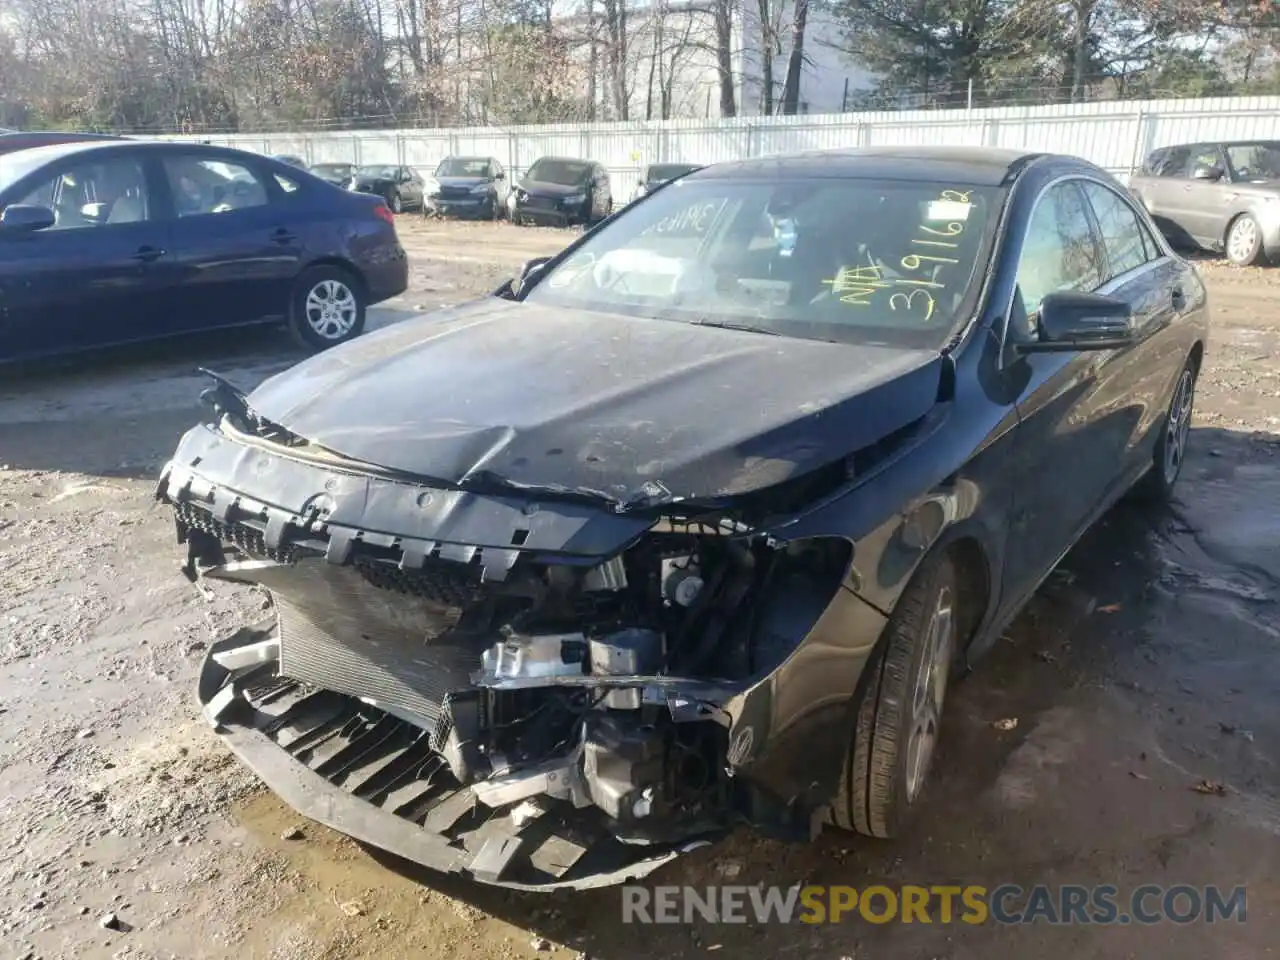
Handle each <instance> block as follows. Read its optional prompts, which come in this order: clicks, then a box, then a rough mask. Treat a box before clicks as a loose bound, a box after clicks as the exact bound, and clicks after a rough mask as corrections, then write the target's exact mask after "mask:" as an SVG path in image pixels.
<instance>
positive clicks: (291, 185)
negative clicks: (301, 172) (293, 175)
mask: <svg viewBox="0 0 1280 960" xmlns="http://www.w3.org/2000/svg"><path fill="white" fill-rule="evenodd" d="M273 176H274V177H275V180H276V185H277V186H279V187H280V189H281V190H283V191H284V192H285V193H296V192H297V190H298V183H297V181H296V180H290V179H289V178H288V177H284V176H281V175H280V174H278V173H276V174H273Z"/></svg>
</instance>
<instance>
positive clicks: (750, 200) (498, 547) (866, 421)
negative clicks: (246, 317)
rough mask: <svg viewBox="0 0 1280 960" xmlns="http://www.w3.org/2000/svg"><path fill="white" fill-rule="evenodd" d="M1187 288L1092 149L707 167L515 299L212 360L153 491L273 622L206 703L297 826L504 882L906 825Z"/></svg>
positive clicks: (1171, 427)
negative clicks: (951, 701) (955, 717)
mask: <svg viewBox="0 0 1280 960" xmlns="http://www.w3.org/2000/svg"><path fill="white" fill-rule="evenodd" d="M1207 334H1208V329H1207V307H1206V298H1205V290H1204V287H1203V285H1202V283H1201V281H1200V279H1199V277H1198V276H1197V274H1196V272H1195V270H1194V269H1193V268H1192V267H1191V266H1190V265H1189V264H1188V263H1186V262H1185V261H1183V260H1181V259H1180V258H1179V257H1177V256H1176V255H1175V254H1174V253H1173V252H1172V251H1171V250H1170V249H1169V248H1168V247H1167V246H1166V244H1165V241H1164V240H1163V239H1162V237H1161V235H1160V233H1159V232H1158V231H1157V230H1155V229H1154V228H1153V226H1152V224H1151V222H1150V220H1149V218H1148V217H1147V215H1146V214H1145V213H1144V212H1143V211H1142V209H1141V208H1139V207H1136V206H1135V205H1134V204H1133V203H1132V202H1131V200H1130V199H1129V197H1128V195H1127V193H1126V192H1125V190H1124V188H1123V187H1121V186H1120V185H1119V184H1118V183H1117V182H1116V181H1115V180H1114V179H1112V178H1111V177H1110V176H1109V175H1108V174H1107V173H1105V172H1104V171H1102V170H1100V169H1098V168H1096V167H1094V166H1092V165H1090V164H1087V163H1085V162H1083V161H1079V160H1075V159H1071V158H1064V157H1057V156H1047V155H1034V154H1022V153H1013V152H1004V151H994V150H977V149H951V148H948V149H939V150H920V149H912V150H909V151H907V150H898V151H894V150H884V149H880V150H860V151H848V152H839V153H827V154H812V155H802V156H799V157H792V158H771V159H768V160H758V161H749V162H743V163H736V164H729V165H722V166H715V167H709V168H706V169H704V170H701V171H698V172H696V173H693V174H691V175H689V176H688V177H686V178H683V179H682V180H680V181H678V182H676V183H673V184H671V185H670V186H668V187H666V188H664V189H662V190H660V191H657V192H655V193H654V194H652V195H651V196H649V197H646V198H644V199H642V200H640V201H638V202H637V203H636V204H634V205H633V206H631V207H630V208H628V209H627V210H625V211H623V212H622V213H620V214H619V215H617V216H616V217H614V218H613V219H611V220H610V221H608V222H607V223H605V224H604V225H603V226H602V227H600V228H599V229H597V230H594V231H592V232H589V233H587V234H586V235H584V236H583V237H582V238H580V239H579V240H578V241H577V242H575V243H573V244H571V245H570V246H569V247H568V248H567V249H565V250H564V251H563V252H562V253H561V254H559V255H558V256H556V257H553V258H551V259H550V260H548V261H545V262H539V263H532V264H530V265H528V266H527V267H526V269H525V270H524V271H522V273H521V276H520V277H519V278H518V279H516V280H514V281H512V282H511V283H508V284H505V285H504V286H503V287H502V288H501V289H499V290H498V291H496V292H495V293H494V295H493V296H491V297H487V298H484V299H481V300H478V301H475V302H472V303H469V304H465V305H463V306H460V307H457V308H453V309H450V310H446V311H442V312H440V313H437V314H435V315H433V316H430V317H427V318H423V319H420V320H415V321H408V322H404V323H400V324H397V325H394V326H391V327H389V328H386V329H384V330H381V331H379V332H378V333H376V334H374V335H371V336H366V337H363V338H361V339H359V340H356V341H353V342H351V343H349V344H345V345H343V346H341V347H338V348H336V349H333V350H330V351H327V352H326V353H323V354H320V355H317V356H315V357H312V358H310V359H308V360H306V361H304V362H302V363H301V364H299V365H298V366H296V367H294V368H293V369H291V370H289V371H286V372H284V373H281V374H279V375H277V376H275V377H273V378H272V379H270V380H268V381H266V382H265V383H263V384H262V385H261V386H260V387H258V388H257V389H256V390H255V391H253V392H252V393H250V394H249V395H247V396H246V395H245V394H243V393H242V392H240V391H239V390H238V389H237V388H236V387H235V386H234V385H232V384H230V383H228V382H226V381H224V380H222V379H221V378H215V384H214V386H213V387H211V388H210V390H209V391H208V392H207V394H206V397H205V399H206V401H207V403H208V406H209V408H210V411H211V413H210V416H209V417H208V419H207V422H206V423H204V424H201V425H199V426H197V427H195V428H194V429H192V430H191V431H190V432H188V433H187V434H186V436H184V437H183V439H182V441H181V443H180V445H179V447H178V450H177V452H176V453H175V455H174V457H173V459H172V461H171V462H170V463H169V465H168V466H167V467H166V469H165V471H164V475H163V478H162V480H161V482H160V485H159V490H158V495H159V496H160V498H162V499H163V500H165V501H167V502H168V503H170V504H172V507H173V509H174V511H175V513H176V518H177V528H178V537H179V540H180V541H181V542H183V543H185V544H186V546H187V550H188V565H187V567H186V572H187V573H188V575H189V576H191V577H192V578H195V577H198V576H206V577H216V578H220V579H223V580H232V581H238V582H242V583H251V584H259V585H261V586H263V587H265V588H266V589H267V590H269V591H270V593H271V595H272V597H273V598H274V611H273V615H272V616H271V617H270V618H269V619H268V620H267V621H266V622H264V623H261V624H256V625H250V626H246V627H245V628H244V629H242V630H241V631H240V632H238V633H237V634H235V635H234V636H231V637H229V638H227V639H225V640H223V641H221V642H220V643H218V644H216V645H215V646H214V647H213V648H212V649H211V651H210V655H209V657H208V660H207V661H206V664H205V668H204V672H203V675H202V677H201V681H200V696H201V699H202V701H203V703H204V705H205V706H204V709H205V714H206V716H207V718H208V719H209V721H210V722H211V723H212V724H213V725H214V726H215V727H216V728H217V729H218V730H219V732H220V733H221V734H222V736H223V737H224V738H225V739H226V741H227V742H228V743H229V744H230V746H231V747H232V748H233V749H234V750H235V751H236V752H237V753H238V754H239V755H240V756H241V757H242V758H243V759H244V760H245V762H247V763H248V764H249V765H250V766H251V767H253V769H254V770H256V771H257V772H258V773H259V775H260V776H261V777H262V778H263V779H264V780H265V781H266V782H267V784H269V785H270V786H271V787H272V788H273V789H274V790H275V791H277V792H278V793H279V794H281V795H282V796H283V797H284V798H285V799H286V800H287V801H288V802H289V803H291V804H293V805H294V806H295V807H296V808H298V809H299V810H300V811H302V812H303V813H305V814H307V815H308V816H311V817H314V818H315V819H317V820H320V821H322V822H324V823H327V824H329V825H331V826H333V827H335V828H336V829H338V830H341V831H343V832H346V833H348V834H350V835H351V836H353V837H356V838H358V839H360V840H362V841H365V842H368V843H371V844H373V845H376V846H379V847H382V848H385V849H388V850H392V851H394V852H396V853H398V854H400V855H401V856H404V857H407V858H409V859H411V860H415V861H418V862H420V863H422V864H426V865H428V866H430V867H433V868H436V869H439V870H442V871H449V872H455V873H461V874H464V875H467V876H471V877H474V878H476V879H478V880H481V881H485V882H490V883H496V884H501V885H504V886H510V887H516V888H523V889H549V888H554V887H559V886H569V887H577V888H582V887H588V886H593V885H602V884H608V883H613V882H619V881H622V880H624V879H627V878H633V877H638V876H641V875H643V874H645V873H647V872H648V871H650V870H652V869H654V868H655V867H657V866H659V865H661V864H663V863H665V862H667V861H668V860H670V859H671V858H673V857H675V856H677V855H678V854H679V853H680V852H681V851H683V850H687V849H689V848H691V847H693V846H696V845H698V844H701V843H705V842H708V841H712V840H714V839H716V838H718V837H721V836H723V835H724V834H725V833H726V832H727V831H729V830H731V829H732V828H733V827H735V826H736V825H739V824H742V823H746V824H750V825H752V826H753V827H755V828H756V829H758V830H760V831H762V832H765V833H767V834H769V835H772V836H776V837H782V838H791V839H799V840H803V839H808V838H810V837H812V836H813V835H814V834H815V833H816V832H817V831H819V830H821V829H822V828H823V826H824V824H828V823H830V824H834V825H836V826H839V827H843V828H847V829H852V830H857V831H859V832H862V833H865V834H869V835H872V836H876V837H888V836H893V835H894V834H895V833H897V832H898V831H899V830H900V829H901V828H902V827H903V826H904V824H905V823H906V821H907V819H908V817H909V816H910V815H911V814H912V813H913V812H914V811H915V810H916V809H917V807H918V806H919V804H920V798H921V796H922V790H923V787H924V784H925V782H926V778H927V775H928V772H929V769H930V766H931V760H932V758H933V756H934V754H935V746H936V744H937V742H938V735H939V730H940V724H941V721H942V717H943V704H944V699H945V695H946V692H947V687H948V681H949V680H950V679H952V678H954V677H955V676H957V675H958V673H959V672H961V671H962V670H963V669H965V668H967V666H968V665H969V664H970V663H971V662H972V661H973V660H974V659H975V658H976V657H977V656H978V655H979V654H981V653H982V652H983V651H984V650H985V649H986V648H988V647H989V646H990V645H991V643H992V642H993V640H994V638H996V637H998V636H999V635H1000V632H1001V630H1002V629H1003V627H1004V626H1005V625H1006V624H1007V623H1008V622H1009V621H1010V620H1011V619H1012V617H1013V616H1014V615H1015V614H1016V613H1017V611H1018V609H1019V608H1020V607H1021V606H1022V605H1023V604H1024V603H1025V601H1026V600H1027V599H1028V598H1029V597H1030V596H1031V594H1032V593H1033V592H1034V591H1035V589H1036V587H1037V586H1038V585H1039V583H1040V582H1041V581H1042V580H1043V579H1044V578H1045V577H1046V576H1047V574H1048V573H1049V572H1050V570H1051V569H1052V568H1053V566H1054V564H1055V563H1056V562H1057V561H1058V559H1059V558H1060V557H1061V556H1062V555H1063V553H1064V552H1066V550H1067V549H1068V548H1069V547H1070V546H1071V544H1072V543H1073V542H1074V541H1075V540H1076V539H1077V538H1078V537H1079V535H1080V534H1081V533H1082V532H1083V531H1084V530H1085V529H1086V528H1087V527H1088V526H1089V525H1090V524H1091V523H1092V522H1093V521H1094V520H1095V519H1096V518H1097V517H1098V516H1099V515H1100V514H1101V513H1102V512H1103V511H1104V510H1106V509H1107V508H1108V507H1109V506H1110V505H1111V504H1112V503H1114V502H1115V501H1116V500H1117V499H1118V498H1120V497H1121V496H1122V495H1123V494H1125V493H1126V492H1127V491H1129V490H1130V489H1132V488H1135V487H1136V488H1138V489H1140V490H1141V491H1142V492H1143V493H1145V494H1147V495H1149V496H1152V497H1155V498H1161V497H1167V496H1168V495H1169V493H1170V490H1171V488H1172V486H1173V484H1174V482H1175V481H1176V480H1177V478H1178V474H1179V472H1180V469H1181V466H1182V458H1183V452H1184V450H1185V449H1186V443H1187V439H1188V428H1189V424H1190V418H1191V408H1192V399H1193V396H1194V389H1195V383H1196V376H1197V374H1198V372H1199V370H1200V364H1201V360H1202V357H1203V351H1204V348H1205V344H1206V341H1207Z"/></svg>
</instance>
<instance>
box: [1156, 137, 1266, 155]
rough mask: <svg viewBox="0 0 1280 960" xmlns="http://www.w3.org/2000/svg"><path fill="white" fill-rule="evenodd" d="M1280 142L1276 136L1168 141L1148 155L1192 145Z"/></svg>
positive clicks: (1239, 144) (1253, 145) (1230, 145)
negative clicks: (1182, 141)
mask: <svg viewBox="0 0 1280 960" xmlns="http://www.w3.org/2000/svg"><path fill="white" fill-rule="evenodd" d="M1277 143H1280V138H1276V137H1228V138H1227V139H1225V140H1187V141H1186V142H1185V143H1167V144H1165V145H1164V146H1163V147H1156V148H1155V149H1153V150H1152V151H1151V152H1150V153H1148V154H1147V156H1149V157H1150V156H1154V155H1155V154H1157V153H1163V152H1165V151H1166V150H1186V149H1189V148H1190V147H1203V146H1212V147H1216V146H1224V147H1255V146H1263V145H1267V146H1270V145H1274V144H1277Z"/></svg>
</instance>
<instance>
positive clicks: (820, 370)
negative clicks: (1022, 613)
mask: <svg viewBox="0 0 1280 960" xmlns="http://www.w3.org/2000/svg"><path fill="white" fill-rule="evenodd" d="M941 363H942V360H941V357H940V356H939V355H938V354H937V353H936V352H935V351H932V350H907V349H897V348H892V347H878V346H851V345H844V344H833V343H823V342H819V341H814V340H798V339H792V338H789V337H773V336H765V335H761V334H756V333H750V332H740V331H731V330H724V329H716V328H711V327H702V326H695V325H692V324H687V323H680V322H675V321H669V320H648V319H637V318H632V317H625V316H616V315H612V314H601V313H591V312H586V311H574V310H567V309H555V310H552V309H548V308H544V307H540V306H534V305H530V304H524V303H517V302H512V301H508V300H501V299H497V298H489V299H485V300H481V301H477V302H474V303H471V304H466V305H464V306H462V307H458V308H455V309H453V310H448V311H443V312H441V313H437V314H434V315H430V316H426V317H423V318H420V319H416V320H409V321H405V322H402V323H398V324H395V325H393V326H391V327H387V328H385V329H383V330H381V331H378V332H377V333H373V334H369V335H367V336H365V337H362V338H359V339H357V340H353V341H351V342H350V343H348V344H345V345H342V346H339V347H336V348H334V349H331V350H328V351H326V352H324V353H321V354H318V355H316V356H314V357H311V358H309V359H307V360H304V361H303V362H301V363H299V364H298V365H297V366H295V367H293V368H291V369H289V370H286V371H285V372H283V373H280V374H277V375H276V376H274V377H272V378H271V379H269V380H267V381H266V382H264V383H263V384H262V385H261V386H260V387H259V388H258V389H257V390H256V391H254V392H253V393H252V394H251V395H250V396H249V398H248V399H249V404H250V406H251V407H252V408H253V409H254V410H255V411H256V412H257V413H258V414H259V415H260V416H262V417H265V418H266V419H268V420H271V421H273V422H275V423H277V424H279V425H281V426H283V427H285V428H286V429H288V430H290V431H292V432H293V433H295V434H298V435H300V436H302V437H305V438H307V439H308V440H310V441H312V442H313V443H317V444H320V445H322V446H324V447H327V448H329V449H330V450H333V451H336V452H338V453H340V454H343V455H344V456H347V457H351V458H354V459H357V460H362V461H366V462H370V463H374V464H378V465H379V466H382V467H385V468H390V469H392V470H396V471H401V472H406V473H412V474H416V475H419V476H422V477H426V478H435V479H438V480H443V481H446V482H448V483H451V484H460V485H464V486H465V485H466V484H467V483H469V482H483V481H485V480H492V479H495V478H496V479H499V480H502V481H504V482H507V483H513V484H517V485H522V486H528V487H532V488H554V489H557V490H575V491H581V492H591V493H595V494H599V495H601V496H604V497H607V498H608V499H609V500H611V501H613V502H615V503H617V504H623V505H626V504H631V505H636V504H639V503H642V502H657V501H669V500H673V499H686V498H697V499H704V498H710V497H719V496H728V495H733V494H740V493H745V492H747V491H750V490H755V489H760V488H763V487H768V486H772V485H774V484H777V483H780V482H781V481H783V480H786V479H788V478H790V477H793V476H797V475H799V474H801V473H805V472H807V471H809V470H811V469H814V468H817V467H819V466H823V465H825V464H827V463H831V462H834V461H835V460H838V459H839V458H840V457H842V456H844V455H846V454H849V453H851V452H853V451H854V450H856V449H858V448H860V447H863V446H866V445H868V444H870V443H874V442H875V441H877V440H879V439H880V438H882V437H883V436H885V435H886V434H888V433H890V432H891V431H893V430H895V429H897V428H899V427H901V426H904V425H906V424H907V423H910V422H912V421H913V420H916V419H918V418H919V417H921V416H923V415H924V414H925V413H926V412H928V410H929V409H930V408H931V407H932V405H933V404H934V402H935V400H936V395H937V390H938V383H939V366H940V365H941Z"/></svg>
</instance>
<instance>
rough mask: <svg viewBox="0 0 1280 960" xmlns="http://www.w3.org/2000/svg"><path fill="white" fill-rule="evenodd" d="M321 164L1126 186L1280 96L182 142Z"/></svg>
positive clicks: (623, 176) (1241, 126)
mask: <svg viewBox="0 0 1280 960" xmlns="http://www.w3.org/2000/svg"><path fill="white" fill-rule="evenodd" d="M171 139H183V140H197V141H201V140H203V141H208V142H211V143H217V144H225V145H227V146H233V147H239V148H241V149H245V150H252V151H255V152H258V153H265V154H293V155H297V156H301V157H304V158H305V159H306V160H307V161H308V162H310V163H323V162H325V161H334V162H354V163H362V164H363V163H396V164H409V165H411V166H415V167H418V168H420V169H421V170H422V171H424V172H430V171H431V170H432V169H434V168H435V165H436V164H437V163H438V162H439V161H440V160H441V159H442V158H443V157H446V156H449V155H451V154H453V155H457V154H466V155H480V156H492V157H496V158H497V159H499V160H501V161H502V162H503V163H504V164H506V165H507V167H508V168H509V169H510V170H512V171H513V172H514V173H516V174H519V173H522V172H523V171H524V170H526V169H528V167H529V165H530V164H532V163H533V161H534V160H536V159H537V158H538V157H540V156H546V155H560V156H575V157H586V158H590V159H592V160H597V161H599V162H601V163H603V164H604V165H605V166H606V167H607V168H609V170H610V172H611V173H612V175H613V177H614V178H615V179H614V189H615V192H621V191H619V189H618V188H619V185H622V186H623V187H624V188H625V187H627V186H629V184H630V182H631V181H634V180H635V179H636V178H637V176H638V175H639V173H640V171H641V170H642V169H643V168H644V166H645V165H647V164H650V163H655V162H660V161H668V160H670V161H677V160H681V161H688V162H692V163H716V162H720V161H725V160H738V159H743V158H747V157H758V156H766V155H770V154H779V153H792V152H795V151H799V150H824V149H833V148H838V147H855V146H872V145H882V144H883V145H903V144H950V145H967V146H983V145H985V146H992V147H1013V148H1020V149H1029V150H1042V151H1051V152H1055V153H1068V154H1074V155H1076V156H1081V157H1085V158H1087V159H1089V160H1092V161H1093V162H1094V163H1097V164H1099V165H1100V166H1103V167H1105V168H1107V169H1108V170H1110V171H1112V172H1113V173H1116V174H1118V175H1120V176H1122V177H1124V176H1127V175H1128V174H1129V173H1131V172H1132V171H1133V170H1134V169H1136V168H1137V167H1138V166H1140V165H1141V163H1142V160H1143V158H1144V157H1145V156H1146V155H1147V153H1148V152H1150V151H1151V150H1153V149H1155V148H1156V147H1160V146H1165V145H1168V144H1172V143H1193V142H1197V141H1221V140H1261V139H1276V140H1280V96H1277V97H1223V98H1216V99H1202V100H1141V101H1110V102H1099V103H1080V104H1057V105H1052V106H1039V107H996V108H988V109H976V110H965V109H960V110H914V111H896V112H877V113H844V114H829V115H823V116H797V117H738V118H734V119H730V120H714V121H707V120H667V121H653V122H645V121H637V122H629V123H596V124H557V125H551V126H529V127H518V126H517V127H468V128H458V129H429V130H418V129H403V130H360V131H348V132H331V131H326V132H323V133H266V134H248V133H246V134H223V135H199V134H197V135H186V136H179V135H174V136H173V137H172V138H171Z"/></svg>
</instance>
